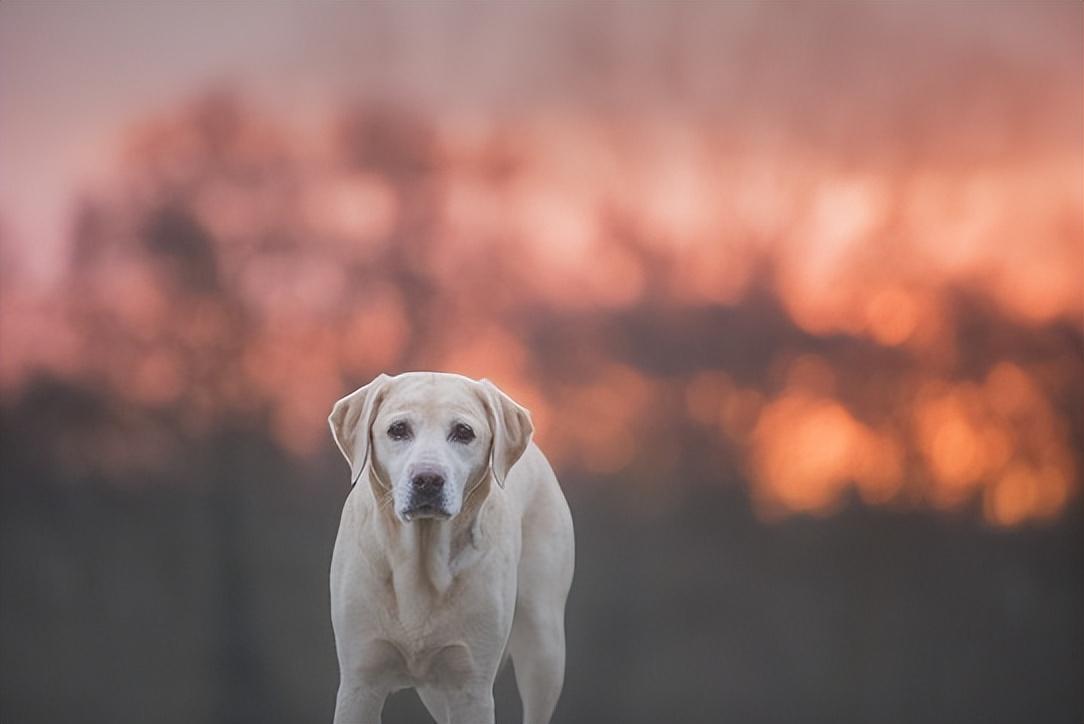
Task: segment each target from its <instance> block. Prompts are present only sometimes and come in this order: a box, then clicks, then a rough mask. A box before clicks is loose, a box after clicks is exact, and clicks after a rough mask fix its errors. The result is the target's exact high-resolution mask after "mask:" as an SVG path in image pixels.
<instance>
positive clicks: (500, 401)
mask: <svg viewBox="0 0 1084 724" xmlns="http://www.w3.org/2000/svg"><path fill="white" fill-rule="evenodd" d="M328 421H329V423H330V425H331V433H332V436H333V437H334V439H335V443H336V444H337V445H338V447H339V450H341V451H342V454H343V455H344V456H345V457H346V460H347V462H348V463H349V464H350V479H351V481H352V482H353V483H354V484H353V487H352V489H351V491H350V493H349V495H348V496H347V499H346V503H345V504H344V506H343V512H342V519H341V521H340V524H339V533H338V536H337V538H336V541H335V549H334V553H333V555H332V562H331V621H332V626H333V628H334V632H335V646H336V651H337V654H338V659H339V691H338V696H337V698H336V703H335V719H334V721H335V724H348V723H349V724H377V723H378V722H379V721H380V713H381V709H382V708H383V705H384V701H385V699H386V698H387V697H388V695H389V694H391V693H392V692H394V691H396V690H399V689H404V688H408V687H414V688H415V689H416V690H417V692H418V695H419V696H420V697H421V700H422V702H423V703H424V704H425V707H426V708H427V709H428V710H429V713H430V714H431V715H432V716H433V718H434V719H435V720H436V721H438V722H440V723H441V724H492V722H493V721H494V711H493V683H494V680H495V679H496V677H497V674H498V672H499V671H500V668H501V666H502V664H503V663H504V661H505V660H506V659H507V658H509V657H510V658H511V659H512V664H513V668H514V672H515V678H516V684H517V686H518V688H519V692H520V698H521V699H522V701H523V719H524V722H525V724H545V723H546V722H548V721H549V720H550V717H551V716H552V715H553V711H554V708H555V707H556V705H557V699H558V697H559V696H560V693H561V686H562V683H563V680H564V667H565V631H564V609H565V601H566V599H567V597H568V592H569V589H570V587H571V585H572V573H573V566H574V541H573V528H572V516H571V513H570V512H569V508H568V503H567V502H566V501H565V497H564V494H563V493H562V492H561V488H560V486H559V484H558V482H557V478H556V476H555V475H554V472H553V469H552V468H551V467H550V465H549V463H548V462H547V460H546V458H545V456H544V455H543V454H542V451H541V450H539V449H538V447H537V446H536V445H535V444H534V443H533V442H532V441H531V437H532V434H533V432H534V427H533V425H532V423H531V418H530V415H529V413H528V412H527V410H525V409H524V408H523V407H521V406H520V405H518V404H516V403H515V402H514V401H513V400H512V399H511V398H509V397H508V396H507V395H506V394H504V393H503V392H501V391H500V390H499V389H497V387H496V386H495V385H493V384H492V383H491V382H489V381H488V380H484V379H483V380H480V381H476V380H472V379H470V378H467V377H462V376H460V375H454V374H447V373H435V372H409V373H404V374H401V375H398V376H395V377H389V376H387V375H383V374H382V375H380V376H379V377H377V378H376V379H375V380H373V381H372V382H370V383H369V384H367V385H365V386H364V387H362V388H361V389H359V390H357V391H356V392H354V393H352V394H350V395H347V396H346V397H344V398H343V399H341V400H339V401H338V402H337V403H335V406H334V408H333V409H332V411H331V416H330V417H329V418H328Z"/></svg>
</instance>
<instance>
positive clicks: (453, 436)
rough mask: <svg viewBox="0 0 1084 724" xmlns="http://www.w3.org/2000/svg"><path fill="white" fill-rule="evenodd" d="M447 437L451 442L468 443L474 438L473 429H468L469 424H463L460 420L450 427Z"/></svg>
mask: <svg viewBox="0 0 1084 724" xmlns="http://www.w3.org/2000/svg"><path fill="white" fill-rule="evenodd" d="M448 439H449V440H451V441H452V442H462V443H468V442H470V441H471V440H473V439H474V430H472V429H470V425H464V424H463V423H462V422H460V423H457V424H456V425H455V426H454V427H452V432H451V433H450V434H449V435H448Z"/></svg>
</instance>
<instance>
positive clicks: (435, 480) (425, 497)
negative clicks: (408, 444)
mask: <svg viewBox="0 0 1084 724" xmlns="http://www.w3.org/2000/svg"><path fill="white" fill-rule="evenodd" d="M445 482H446V480H445V477H444V475H443V474H442V473H439V472H435V471H424V472H417V473H415V474H414V475H413V476H412V477H411V478H410V499H409V502H408V503H407V506H406V509H405V510H403V513H402V515H403V519H404V520H406V521H408V522H409V521H411V520H415V519H417V518H441V519H445V518H450V517H451V514H450V513H449V512H448V506H447V504H446V502H445V499H444V484H445Z"/></svg>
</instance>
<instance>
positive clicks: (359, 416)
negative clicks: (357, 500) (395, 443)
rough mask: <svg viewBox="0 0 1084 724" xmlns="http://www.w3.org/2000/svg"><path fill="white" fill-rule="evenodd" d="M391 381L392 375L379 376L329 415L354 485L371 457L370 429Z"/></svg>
mask: <svg viewBox="0 0 1084 724" xmlns="http://www.w3.org/2000/svg"><path fill="white" fill-rule="evenodd" d="M390 380H391V377H388V376H387V375H385V374H380V375H378V376H377V378H376V379H374V380H373V381H372V382H370V383H369V384H367V385H365V386H364V387H362V388H360V389H358V390H355V391H354V392H351V393H350V394H349V395H347V396H346V397H344V398H342V399H341V400H339V401H338V402H336V403H335V406H334V407H332V408H331V415H330V416H329V417H328V418H327V421H328V424H329V425H331V436H332V437H333V438H334V439H335V444H336V445H338V446H339V451H340V452H342V454H343V457H345V458H346V461H347V462H348V463H350V484H351V485H353V484H354V483H356V482H357V481H358V478H359V477H361V472H362V470H364V469H365V463H366V462H368V460H369V448H370V447H371V440H370V437H371V431H370V428H371V427H372V424H373V417H374V416H375V414H376V411H377V409H378V408H379V406H380V399H381V398H382V397H383V393H384V390H385V388H386V387H387V384H388V382H389V381H390Z"/></svg>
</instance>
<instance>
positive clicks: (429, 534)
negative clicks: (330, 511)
mask: <svg viewBox="0 0 1084 724" xmlns="http://www.w3.org/2000/svg"><path fill="white" fill-rule="evenodd" d="M491 480H492V478H491V476H490V475H489V474H486V476H485V477H484V478H483V479H482V480H481V481H479V483H478V484H477V485H476V487H475V488H474V489H472V490H471V492H470V494H469V495H468V497H467V499H466V500H465V501H464V503H463V509H462V510H461V511H460V512H459V514H458V515H456V516H455V517H454V518H452V519H451V520H438V519H436V518H420V519H417V520H414V521H412V522H410V523H404V522H402V521H401V520H399V518H398V517H397V516H396V515H395V512H394V511H393V510H391V508H390V506H378V508H379V512H378V514H377V516H376V521H375V522H376V525H377V526H379V534H380V536H381V537H382V538H383V539H384V544H385V546H384V551H385V555H386V556H387V559H388V564H389V568H390V571H391V576H392V583H393V584H394V587H395V589H396V592H397V597H399V596H398V592H399V590H400V588H401V587H404V589H405V588H406V587H409V588H411V589H413V590H412V595H413V594H415V593H417V592H418V591H417V589H419V588H421V589H423V590H425V591H426V592H427V593H429V594H430V595H431V596H436V597H438V598H439V597H440V596H442V595H443V594H444V593H445V592H447V591H448V590H449V589H450V588H451V586H452V584H453V583H454V582H455V579H456V577H457V576H458V575H459V574H460V573H462V571H464V570H465V569H466V568H469V567H470V565H471V563H472V561H473V560H474V559H475V558H476V557H477V555H478V553H479V547H480V541H481V537H482V536H484V535H485V531H484V526H483V523H484V517H485V513H486V510H485V508H486V502H487V500H488V498H489V493H490V487H491ZM372 484H373V485H374V486H378V485H380V483H379V481H377V480H376V479H375V476H374V478H373V480H372ZM374 492H377V489H376V488H375V487H374ZM377 499H378V500H379V499H380V498H379V497H378V498H377Z"/></svg>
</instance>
